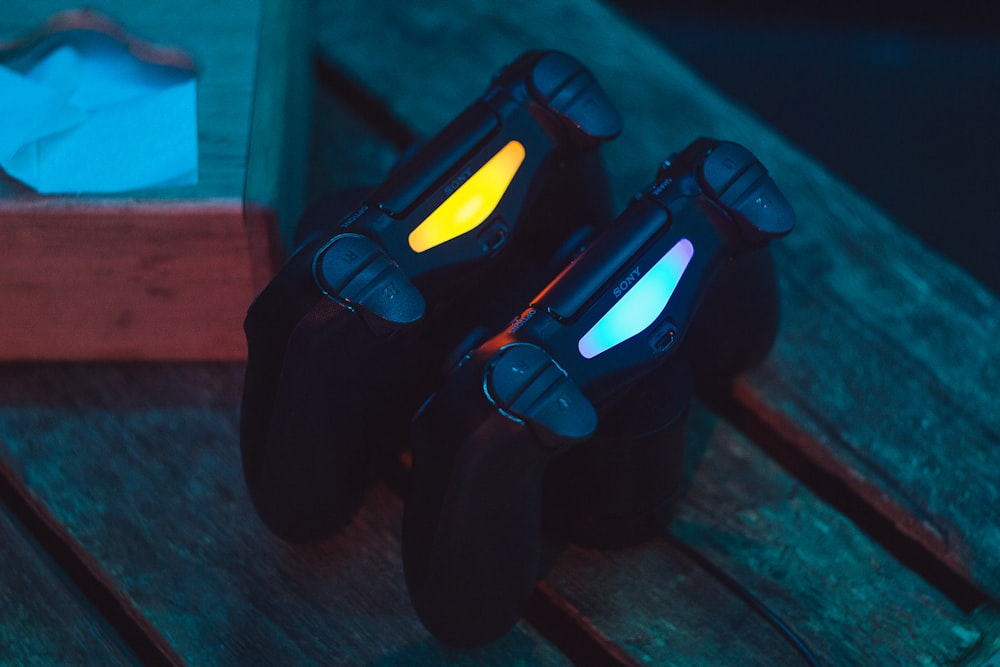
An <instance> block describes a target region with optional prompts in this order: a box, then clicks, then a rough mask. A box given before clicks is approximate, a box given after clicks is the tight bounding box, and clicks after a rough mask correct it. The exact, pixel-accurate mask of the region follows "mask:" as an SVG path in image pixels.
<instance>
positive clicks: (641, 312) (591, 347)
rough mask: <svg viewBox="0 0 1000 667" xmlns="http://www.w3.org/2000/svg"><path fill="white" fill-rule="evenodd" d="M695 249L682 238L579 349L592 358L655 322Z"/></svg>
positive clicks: (587, 335) (591, 329)
mask: <svg viewBox="0 0 1000 667" xmlns="http://www.w3.org/2000/svg"><path fill="white" fill-rule="evenodd" d="M693 256H694V246H693V245H692V244H691V242H690V241H688V240H687V239H681V240H680V241H678V242H677V243H675V244H674V246H673V247H672V248H671V249H670V250H668V251H667V254H665V255H664V256H663V257H661V258H660V260H659V261H658V262H657V263H656V264H654V265H653V267H652V268H650V269H649V271H647V272H646V275H644V276H642V277H641V278H639V279H638V281H636V282H635V284H634V285H632V286H631V288H627V290H628V291H626V292H625V293H624V295H622V297H621V298H620V299H619V300H618V303H616V304H615V305H613V306H612V307H611V309H610V310H608V312H606V313H605V314H604V316H603V317H602V318H601V319H599V320H598V321H597V324H595V325H594V326H593V327H591V328H590V331H588V332H587V333H585V334H584V335H583V338H581V339H580V343H579V345H578V346H577V347H578V348H579V350H580V354H582V355H583V356H584V357H585V358H587V359H593V358H594V357H596V356H597V355H599V354H600V353H601V352H605V351H607V350H610V349H611V348H612V347H614V346H615V345H618V344H619V343H623V342H625V341H626V340H628V339H629V338H631V337H632V336H635V335H636V334H638V333H639V332H641V331H642V330H643V329H645V328H646V327H648V326H649V325H650V324H652V323H653V322H655V321H656V318H657V317H659V316H660V313H662V312H663V309H664V308H666V307H667V302H669V301H670V297H671V296H672V295H673V293H674V290H675V289H676V288H677V284H678V283H679V282H680V280H681V276H682V275H684V270H685V269H687V266H688V264H689V263H690V262H691V258H692V257H693Z"/></svg>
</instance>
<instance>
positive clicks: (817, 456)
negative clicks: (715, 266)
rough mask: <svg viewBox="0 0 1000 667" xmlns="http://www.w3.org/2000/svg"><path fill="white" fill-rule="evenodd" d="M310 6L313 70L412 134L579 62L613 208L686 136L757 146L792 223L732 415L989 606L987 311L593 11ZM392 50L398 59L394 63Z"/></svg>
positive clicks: (991, 489) (999, 591)
mask: <svg viewBox="0 0 1000 667" xmlns="http://www.w3.org/2000/svg"><path fill="white" fill-rule="evenodd" d="M320 11H321V12H322V13H321V15H320V16H319V18H318V23H319V25H320V30H321V32H320V44H321V48H322V51H323V53H324V54H325V57H326V58H328V59H329V60H330V62H332V63H335V64H336V66H338V67H340V68H342V69H343V70H344V71H346V72H347V73H348V74H349V75H350V76H352V77H354V78H356V79H357V80H360V81H364V82H365V83H366V84H368V85H369V86H370V87H371V89H372V90H373V91H374V92H373V94H374V95H376V96H377V97H378V98H380V99H381V100H383V101H384V103H385V104H386V105H388V107H389V108H390V109H391V110H392V111H393V113H395V114H396V115H397V116H398V117H399V118H404V119H408V120H409V121H410V122H412V123H413V125H414V126H415V127H416V128H417V129H418V130H420V131H421V132H424V133H431V132H433V131H436V130H437V129H438V128H440V127H441V126H442V125H443V124H444V123H445V122H446V120H447V119H448V118H449V117H450V115H451V114H452V113H454V109H457V108H460V107H461V105H463V104H465V103H467V102H468V101H469V100H471V99H472V98H473V97H474V96H475V95H476V94H477V93H478V92H479V91H480V90H481V88H482V87H483V85H484V81H486V79H487V77H488V76H489V75H490V73H491V72H492V70H493V69H495V68H496V67H497V65H498V64H499V63H504V62H507V61H509V60H511V59H512V58H513V57H514V56H515V55H516V54H517V53H519V52H520V51H522V50H525V49H528V48H536V47H538V46H539V45H543V46H545V47H547V48H557V49H562V50H565V51H567V52H569V53H572V54H574V55H577V56H578V57H580V58H581V59H582V60H583V61H584V62H585V63H586V64H587V65H588V66H589V67H590V68H591V69H592V70H593V71H594V73H595V74H596V76H597V77H598V79H599V80H600V81H601V82H602V84H603V85H604V86H605V88H606V89H607V91H608V93H609V95H610V96H611V99H613V100H614V101H615V102H616V103H617V104H618V105H619V108H620V109H621V112H622V116H623V118H624V121H625V131H624V133H623V135H622V137H621V138H620V139H618V140H616V141H615V142H613V143H612V144H611V145H610V146H608V149H607V151H606V156H607V159H608V164H609V172H610V174H611V177H612V182H613V186H614V191H615V193H616V195H617V197H618V201H619V202H622V203H624V201H625V200H626V198H627V197H628V196H629V195H631V194H632V193H633V192H634V191H635V190H637V189H638V188H639V187H641V186H642V185H644V184H645V183H646V182H647V181H648V180H649V179H650V178H651V177H652V174H653V170H654V167H655V165H656V164H658V163H659V161H660V160H662V159H663V158H664V157H665V156H666V155H668V154H669V153H670V152H671V151H674V150H678V149H680V148H681V147H683V146H685V145H686V144H687V143H688V142H689V141H690V140H691V139H693V138H694V137H697V136H701V135H708V136H716V137H719V138H726V139H731V140H735V141H738V142H741V143H743V144H745V145H746V146H748V147H749V148H750V149H751V150H753V151H754V152H755V153H756V154H757V155H758V156H759V157H760V158H761V159H762V160H763V162H764V163H765V164H766V165H767V166H768V168H769V169H770V171H771V172H772V174H773V175H774V178H775V180H776V181H777V182H778V184H779V185H780V187H781V188H782V190H783V191H784V192H785V193H786V195H787V196H788V199H789V200H790V201H791V202H792V204H793V206H794V207H795V209H796V211H797V213H798V216H799V220H800V223H799V225H798V228H797V229H796V230H795V231H794V232H793V233H792V234H791V235H790V236H789V237H787V238H786V239H783V240H782V241H780V242H779V243H776V244H775V255H776V257H777V260H778V264H779V278H780V283H781V289H782V309H783V322H782V329H781V332H780V337H779V340H778V343H777V345H776V347H775V349H774V351H773V353H772V354H771V356H770V357H769V359H768V360H767V362H766V363H765V364H764V365H763V366H762V368H761V369H760V370H758V371H756V372H754V373H751V374H749V375H748V376H747V377H746V378H744V379H742V380H740V381H739V382H738V384H737V386H736V388H735V390H734V392H735V397H736V401H737V402H738V403H737V404H738V405H739V406H741V407H742V409H743V410H744V412H745V413H747V414H749V415H758V417H757V418H758V419H760V420H763V423H764V424H765V425H766V426H768V427H769V428H771V429H773V430H774V431H777V432H778V433H780V434H781V435H782V436H783V438H784V439H785V441H786V442H787V443H788V444H789V445H791V446H794V447H796V448H798V449H799V450H801V451H802V452H803V453H804V454H805V455H806V456H807V457H809V459H810V460H812V461H813V462H815V463H816V464H817V465H820V466H822V467H823V468H825V469H827V470H829V471H831V472H832V473H833V474H835V475H837V476H838V477H840V478H841V479H843V480H844V481H845V482H846V483H847V484H848V485H849V486H850V488H851V489H852V490H853V491H854V492H855V493H857V494H859V495H860V496H861V497H862V498H863V499H864V500H865V501H866V502H868V503H869V504H870V505H871V506H872V507H874V508H875V509H876V510H877V511H879V512H882V513H884V514H885V516H887V517H888V518H889V519H890V520H891V521H893V522H895V523H896V524H897V525H898V526H899V527H900V528H901V529H902V530H903V531H905V532H906V533H907V534H908V535H910V536H912V537H913V538H915V539H917V540H918V541H919V542H921V543H922V544H924V545H925V546H926V547H927V548H928V549H930V550H931V552H932V553H933V554H934V555H935V556H936V557H937V558H939V559H941V560H942V561H944V562H946V563H948V565H949V566H950V567H952V568H953V569H954V570H956V571H957V572H959V573H960V574H962V575H963V576H967V577H970V578H972V579H973V580H974V581H975V582H976V583H977V584H978V585H980V586H982V587H984V588H986V589H987V590H988V591H989V592H990V593H991V594H992V595H994V596H996V595H1000V567H997V565H998V558H997V554H998V553H1000V542H998V539H1000V485H997V484H996V482H995V480H996V479H997V478H998V477H1000V470H998V466H1000V462H998V460H997V458H996V457H994V456H992V455H991V454H992V450H993V449H994V446H995V445H996V443H997V442H998V441H1000V421H998V420H1000V394H998V393H997V392H996V391H995V388H996V386H998V380H1000V377H998V376H1000V347H998V346H1000V336H998V335H997V334H998V332H1000V307H998V305H1000V304H998V303H997V300H996V299H995V298H994V297H992V296H991V295H989V294H988V293H987V292H986V291H985V290H984V289H983V288H982V287H981V286H979V285H978V284H976V283H975V282H974V281H973V280H971V279H970V278H969V277H968V276H966V275H965V274H964V273H962V272H961V271H960V270H958V269H957V268H955V267H953V266H951V265H949V264H948V263H947V262H945V261H943V260H942V259H940V258H939V257H938V256H937V255H935V254H934V253H932V252H930V251H929V250H927V249H926V248H924V247H922V246H921V245H920V244H919V243H918V242H916V241H915V240H914V239H913V238H912V237H910V236H909V235H907V234H906V233H905V232H903V231H901V230H900V229H899V228H897V227H895V226H894V225H893V224H892V223H891V222H890V221H889V220H887V219H886V218H885V216H884V215H882V214H881V213H880V212H879V211H877V210H876V209H875V208H874V207H873V206H872V205H871V204H869V203H867V202H866V201H864V200H863V199H862V198H861V197H859V196H858V195H857V194H856V193H854V192H853V191H852V190H851V189H850V188H848V187H847V186H846V185H844V184H843V183H841V182H839V181H838V180H837V179H836V178H834V177H833V176H832V175H830V174H829V173H828V172H826V171H825V170H824V169H823V168H822V167H821V166H819V165H817V164H816V163H815V162H813V161H811V160H810V159H809V158H808V156H806V155H803V154H802V153H801V152H800V151H798V150H796V149H795V148H794V147H792V146H790V145H789V144H788V143H787V142H786V141H784V140H783V139H782V138H781V137H780V136H779V135H778V134H776V133H775V132H774V131H772V130H770V129H769V128H767V127H765V126H764V125H763V124H762V123H760V122H759V121H758V120H757V119H755V118H754V117H753V116H752V115H751V114H749V113H748V112H746V111H745V110H742V109H740V108H739V107H738V106H737V105H735V104H734V103H732V102H731V101H729V100H726V99H724V98H723V97H722V96H721V95H719V94H718V93H717V92H715V91H714V90H713V89H712V88H711V87H710V86H708V85H706V84H705V83H704V82H703V81H701V80H699V79H698V77H697V76H695V75H694V74H693V73H692V72H691V71H690V70H689V69H688V68H686V67H685V66H684V65H683V64H682V63H680V62H679V61H678V60H677V59H676V58H674V57H672V56H671V55H670V54H669V53H667V52H666V51H664V50H663V49H662V48H661V47H659V46H658V45H656V44H654V43H653V42H652V41H651V40H650V39H649V38H648V37H646V36H645V35H643V34H642V33H640V32H639V31H638V30H637V29H635V28H632V27H630V26H629V25H628V24H627V23H626V22H625V21H624V20H623V19H622V18H621V17H620V16H618V15H617V14H615V13H614V12H613V11H610V10H609V9H607V8H605V7H603V6H602V5H600V4H598V3H594V2H583V3H579V2H576V3H569V2H560V1H552V2H546V3H531V2H527V1H522V2H514V3H506V4H504V5H503V6H498V5H495V4H492V3H488V2H486V1H485V0H468V1H467V2H464V3H462V4H461V5H460V6H459V5H455V4H454V3H445V2H438V3H432V4H430V5H421V6H420V8H419V9H417V8H415V7H414V8H412V9H407V8H400V7H398V6H395V5H393V6H391V7H390V6H389V5H386V6H385V7H384V8H382V7H381V6H378V5H377V4H373V3H372V2H366V3H364V6H363V7H362V5H361V3H358V2H341V3H325V4H323V5H322V6H321V7H320ZM553 26H558V30H556V29H554V27H553ZM385 44H393V45H395V48H394V49H393V50H392V51H391V52H388V53H387V52H386V50H384V49H383V48H381V46H380V45H385ZM383 55H384V56H385V57H380V56H383ZM400 63H406V67H401V66H400ZM789 94H794V91H789ZM859 159H863V158H862V157H861V151H860V150H859ZM942 224H946V221H942Z"/></svg>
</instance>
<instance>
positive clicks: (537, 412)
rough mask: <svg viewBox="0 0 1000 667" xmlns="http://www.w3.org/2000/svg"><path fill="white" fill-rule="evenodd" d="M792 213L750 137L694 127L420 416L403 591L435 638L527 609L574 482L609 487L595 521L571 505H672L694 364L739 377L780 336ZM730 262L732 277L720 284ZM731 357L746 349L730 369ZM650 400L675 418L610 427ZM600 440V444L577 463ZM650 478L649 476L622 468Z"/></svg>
mask: <svg viewBox="0 0 1000 667" xmlns="http://www.w3.org/2000/svg"><path fill="white" fill-rule="evenodd" d="M794 223H795V216H794V213H793V211H792V209H791V207H790V206H789V204H788V203H787V201H786V200H785V198H784V197H783V195H782V194H781V192H780V191H779V190H778V188H777V186H776V185H775V183H774V181H773V180H772V179H771V177H770V176H769V175H768V174H767V171H766V170H765V169H764V167H763V165H761V163H760V162H759V161H758V160H757V159H756V158H755V157H754V155H752V154H751V153H750V151H748V150H747V149H745V148H743V147H742V146H739V145H737V144H734V143H728V142H719V141H715V140H711V139H700V140H697V141H695V142H694V143H692V144H691V145H690V146H688V147H687V148H686V149H685V150H684V151H682V152H681V153H679V154H677V155H675V156H672V157H671V158H670V159H669V160H668V161H667V162H665V163H664V165H663V166H662V167H661V169H660V170H659V172H658V174H657V177H656V180H655V182H654V183H653V185H651V186H650V187H648V188H646V189H645V190H643V191H641V192H640V193H639V194H638V195H636V197H635V198H634V199H633V201H631V203H630V204H629V206H628V207H627V208H626V210H625V211H624V212H623V213H622V214H621V215H620V216H619V217H618V219H617V220H615V221H614V222H613V223H612V224H611V225H610V226H609V227H607V228H606V229H605V230H604V231H603V233H602V234H601V235H600V236H599V237H598V238H597V239H596V240H595V241H594V242H593V243H592V244H591V245H590V247H588V248H587V249H586V250H585V251H584V252H583V253H582V254H581V255H580V256H579V257H578V258H577V259H575V260H574V261H573V262H572V263H571V264H570V265H569V266H568V267H567V268H566V269H565V270H564V271H563V272H562V273H561V274H560V275H559V276H558V277H557V278H556V279H554V280H553V281H552V282H551V283H550V284H549V285H548V287H546V288H545V289H544V290H542V291H541V292H540V294H538V296H537V297H536V298H535V299H534V300H533V301H531V302H530V307H529V308H528V309H527V310H524V311H523V312H522V313H521V315H520V316H518V317H517V318H516V319H514V320H513V321H512V322H511V323H510V324H508V325H507V327H506V328H505V329H504V330H502V331H501V332H500V333H499V334H497V335H495V336H494V337H492V338H490V339H489V340H486V342H483V343H482V344H480V345H479V346H478V347H475V348H474V349H472V350H471V351H469V352H468V353H467V354H466V355H465V356H464V358H462V360H461V361H460V362H459V363H458V364H457V365H456V367H455V368H454V369H453V371H452V374H451V376H450V378H449V379H448V381H447V382H446V383H445V385H444V386H443V388H441V389H440V390H439V391H438V392H437V393H436V394H435V395H434V396H433V397H432V398H431V399H429V400H428V401H427V403H426V404H425V405H424V406H423V407H422V408H421V411H420V413H419V414H418V415H417V417H416V418H415V419H414V435H413V441H412V447H413V467H412V475H411V479H410V488H409V494H408V498H407V503H406V509H405V513H404V519H403V563H404V570H405V574H406V581H407V587H408V590H409V591H410V595H411V599H412V600H413V603H414V607H415V609H416V610H417V613H418V614H419V616H420V618H421V620H422V621H423V623H424V624H425V626H426V627H427V628H428V629H429V630H430V631H431V632H432V633H433V634H434V635H436V636H437V637H439V638H440V639H442V640H444V641H446V642H448V643H451V644H455V645H461V646H469V645H479V644H484V643H487V642H489V641H492V640H494V639H496V638H498V637H499V636H500V635H502V634H503V633H504V632H506V631H507V630H508V629H509V628H510V627H511V626H512V625H513V624H514V623H515V622H516V621H517V619H518V618H519V616H520V613H521V609H522V606H523V604H524V603H525V602H526V601H527V599H528V597H529V596H530V594H531V592H532V590H533V587H534V584H535V581H536V579H537V577H538V576H539V560H540V532H541V523H542V516H543V506H545V505H547V504H549V503H552V502H554V503H559V502H560V501H565V498H562V497H561V495H562V494H563V492H570V493H575V494H577V495H578V496H597V497H600V498H602V502H601V503H600V505H603V507H597V508H593V507H591V509H592V510H594V511H597V512H604V514H603V515H602V516H601V517H600V518H601V519H602V521H601V522H596V523H590V524H588V519H589V517H571V518H574V519H575V520H576V521H577V524H578V525H580V526H587V525H592V526H593V525H604V526H607V525H614V524H618V523H621V522H625V523H627V522H629V521H631V520H632V518H634V517H636V516H639V515H641V514H642V513H643V512H647V511H650V510H652V509H660V508H659V507H653V506H654V505H657V506H658V505H660V504H662V501H663V500H664V499H665V498H667V497H668V496H669V495H670V494H672V493H674V492H675V491H676V489H675V488H659V486H657V482H656V481H655V480H661V479H667V478H670V479H675V480H678V481H679V479H680V477H679V471H678V472H677V473H676V474H672V473H670V472H669V471H666V472H665V473H664V474H663V475H658V474H652V473H655V472H656V471H655V470H654V471H650V470H646V469H648V468H656V467H658V466H664V465H674V466H675V467H678V468H679V452H680V451H681V450H682V443H681V442H680V441H681V440H682V435H683V423H682V422H683V420H684V419H685V417H686V408H687V404H688V402H689V400H690V382H691V373H692V368H693V373H694V374H696V375H697V374H698V373H699V372H703V370H704V369H709V368H711V369H714V370H713V371H712V372H725V373H730V374H731V373H734V372H736V371H738V370H741V367H742V366H744V365H745V364H746V363H749V362H750V361H752V360H755V359H759V358H760V357H761V356H763V354H764V353H765V352H766V349H767V348H768V347H769V346H770V344H771V342H772V337H773V332H774V331H775V328H776V323H777V299H776V291H774V290H773V289H771V285H772V284H773V265H772V261H771V256H770V251H769V246H768V242H769V241H771V240H772V239H776V238H779V237H781V236H783V235H785V234H787V233H788V232H790V231H791V229H792V227H793V225H794ZM733 271H736V272H737V273H738V274H739V275H736V274H733V273H732V272H733ZM727 274H728V275H727ZM734 275H736V281H737V282H738V283H739V285H738V286H733V289H728V288H727V290H726V293H721V292H720V291H719V290H717V289H715V286H716V285H717V284H727V281H728V285H732V283H733V276H734ZM734 298H735V299H737V300H738V301H739V302H738V303H737V302H736V301H734ZM730 312H732V313H739V314H738V315H736V316H733V317H730V316H729V313H730ZM703 316H705V317H707V318H708V321H710V322H711V323H712V325H713V326H715V327H717V328H724V329H726V330H725V331H723V332H722V333H721V334H720V333H719V332H704V336H703V337H704V338H705V339H706V340H710V341H712V342H713V348H706V347H704V346H702V347H700V348H699V347H698V346H697V345H693V344H689V341H688V337H689V336H691V334H692V331H697V330H698V328H699V326H701V325H700V323H699V319H701V318H702V317H703ZM699 337H702V336H701V334H699ZM748 341H749V343H748ZM727 346H729V347H734V350H736V352H734V350H729V349H726V348H727ZM724 358H728V359H735V360H736V361H735V363H734V365H733V366H732V367H729V368H723V367H722V366H720V365H718V364H719V362H718V361H717V359H724ZM672 386H673V390H672V389H671V387H672ZM645 392H653V393H654V396H653V400H652V401H650V400H648V399H649V396H647V395H645ZM640 401H645V402H646V403H647V404H651V405H653V406H659V407H653V408H652V410H650V409H648V408H646V409H644V411H642V413H641V414H648V413H650V412H654V413H655V412H658V411H660V412H662V413H663V414H664V415H666V418H665V419H664V421H663V422H662V424H661V425H660V427H658V431H657V435H656V437H653V438H646V437H645V436H643V435H640V434H641V433H642V431H643V429H638V430H636V431H634V432H635V433H636V436H635V438H634V439H631V440H630V438H629V437H618V438H616V437H613V436H614V434H609V433H607V432H605V431H604V430H602V429H604V428H605V425H604V424H602V422H603V421H605V420H606V419H607V418H608V417H609V415H612V414H614V413H615V411H619V412H620V411H621V410H626V413H627V411H628V410H629V407H630V404H631V403H638V402H640ZM634 414H635V415H637V416H636V417H635V418H636V419H641V418H643V417H641V414H640V412H635V413H634ZM615 421H616V422H617V423H618V424H619V426H618V427H616V428H619V427H621V423H622V422H623V421H627V419H625V420H623V419H622V418H621V414H619V415H618V416H617V417H616V418H615ZM626 427H627V425H626ZM625 430H627V428H626V429H625ZM609 436H610V437H609ZM602 439H603V440H604V442H603V443H602V442H601V440H602ZM595 440H596V441H597V442H598V445H603V446H597V447H590V449H589V451H588V452H587V453H586V454H585V455H584V457H583V459H582V460H580V459H577V460H573V457H574V455H575V453H576V451H577V450H581V451H583V450H582V448H584V447H587V446H589V445H590V444H591V443H592V442H593V441H595ZM611 443H613V446H608V445H609V444H611ZM637 443H641V449H635V447H636V445H637ZM665 449H668V450H670V451H671V452H673V453H672V454H669V455H667V456H663V455H661V453H662V450H665ZM564 461H572V464H571V468H570V470H571V471H572V472H571V473H570V474H567V473H566V471H564V470H560V466H562V464H563V462H564ZM644 468H645V469H644ZM578 473H579V474H578ZM644 475H645V476H646V477H644ZM641 479H649V480H652V481H651V482H649V484H648V486H649V487H650V488H645V489H642V488H634V487H641V486H643V485H644V484H646V483H645V482H636V483H631V482H627V480H641ZM574 482H575V483H576V484H577V485H578V488H577V489H576V490H575V491H574V490H573V489H572V485H573V483H574ZM553 485H554V487H555V488H549V487H551V486H553ZM654 487H655V488H654ZM623 498H624V499H626V502H624V503H623V502H621V501H622V499H623ZM605 501H606V502H605ZM574 502H576V501H575V500H573V501H570V502H569V503H568V504H569V505H572V504H573V503H574ZM643 503H648V504H649V507H644V506H642V504H643ZM583 507H584V505H583V504H578V505H577V507H576V509H577V510H578V511H588V510H582V509H581V508H583ZM570 509H571V510H572V509H573V508H572V507H570ZM571 513H572V511H571ZM660 528H662V524H661V525H660ZM645 537H648V534H647V535H645ZM635 539H636V536H634V535H633V536H631V537H625V538H624V539H622V538H621V536H617V537H616V538H615V541H618V542H619V543H621V542H623V541H624V542H628V541H635ZM639 539H641V536H640V538H639ZM597 541H600V538H598V539H597Z"/></svg>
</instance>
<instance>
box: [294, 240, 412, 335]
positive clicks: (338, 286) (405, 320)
mask: <svg viewBox="0 0 1000 667" xmlns="http://www.w3.org/2000/svg"><path fill="white" fill-rule="evenodd" d="M313 270H314V274H315V276H316V282H317V283H318V284H319V287H320V288H321V289H322V290H323V291H324V292H325V293H326V294H329V295H331V296H333V297H335V298H336V299H339V300H341V301H344V302H347V303H348V304H350V305H353V306H360V307H363V308H364V309H365V310H366V311H367V312H370V313H371V314H373V315H376V316H377V317H379V318H380V319H383V320H386V321H388V322H394V323H398V324H409V323H411V322H416V321H417V320H419V319H420V318H421V317H422V316H423V314H424V298H423V295H422V294H420V291H419V290H417V288H416V287H414V286H413V284H412V283H411V282H410V281H409V279H408V278H407V277H406V276H405V275H404V274H403V272H402V270H400V268H399V266H398V265H397V264H396V263H395V262H394V261H392V259H390V258H389V256H388V255H386V254H385V253H384V252H383V251H382V249H381V248H380V247H379V246H378V245H377V244H375V242H374V241H372V240H371V239H369V238H367V237H364V236H360V235H358V234H341V235H340V236H338V237H336V238H334V239H333V240H332V241H330V242H329V243H328V244H327V245H326V246H324V247H323V249H321V250H320V251H319V253H317V255H316V259H315V260H314V261H313Z"/></svg>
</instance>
